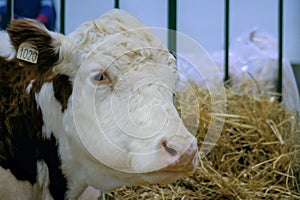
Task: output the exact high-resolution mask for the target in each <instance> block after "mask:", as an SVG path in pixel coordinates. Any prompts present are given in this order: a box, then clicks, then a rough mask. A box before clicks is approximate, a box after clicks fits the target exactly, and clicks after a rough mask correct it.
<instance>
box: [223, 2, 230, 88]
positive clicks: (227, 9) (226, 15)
mask: <svg viewBox="0 0 300 200" xmlns="http://www.w3.org/2000/svg"><path fill="white" fill-rule="evenodd" d="M229 3H230V2H229V0H225V27H224V28H225V31H224V33H225V35H224V40H225V45H224V52H225V58H224V59H225V60H224V68H225V69H224V82H225V83H226V82H227V81H228V80H229Z"/></svg>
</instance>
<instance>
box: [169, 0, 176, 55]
mask: <svg viewBox="0 0 300 200" xmlns="http://www.w3.org/2000/svg"><path fill="white" fill-rule="evenodd" d="M168 29H169V31H168V48H169V51H170V52H171V53H172V54H173V55H175V56H176V30H177V0H168Z"/></svg>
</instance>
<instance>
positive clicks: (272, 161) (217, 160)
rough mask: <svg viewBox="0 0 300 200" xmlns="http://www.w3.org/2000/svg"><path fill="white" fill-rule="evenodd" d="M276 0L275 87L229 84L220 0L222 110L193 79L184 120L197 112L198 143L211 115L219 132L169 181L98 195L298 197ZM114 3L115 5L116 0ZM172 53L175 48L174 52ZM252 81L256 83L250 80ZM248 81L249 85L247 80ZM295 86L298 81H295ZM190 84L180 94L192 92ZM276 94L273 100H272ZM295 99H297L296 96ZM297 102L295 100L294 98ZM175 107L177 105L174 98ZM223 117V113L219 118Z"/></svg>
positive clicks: (171, 42) (171, 23)
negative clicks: (184, 173)
mask: <svg viewBox="0 0 300 200" xmlns="http://www.w3.org/2000/svg"><path fill="white" fill-rule="evenodd" d="M8 2H9V3H8V5H9V6H8V10H9V11H10V12H8V15H9V17H11V16H12V13H11V3H12V1H11V0H8ZM275 2H278V16H274V17H277V19H278V38H277V43H278V52H277V55H278V59H277V61H278V62H277V67H276V68H277V77H278V79H277V82H276V86H275V89H276V93H277V94H275V95H274V92H272V93H268V92H261V91H263V90H264V88H263V87H262V88H260V92H253V87H256V86H257V85H256V83H255V78H256V77H255V76H254V77H253V80H254V81H252V82H251V84H250V83H249V82H243V83H241V84H239V86H238V87H234V86H232V85H231V82H230V80H231V76H230V71H231V68H230V59H229V58H230V56H229V50H230V48H229V32H230V28H229V27H230V26H229V24H230V8H229V5H230V0H224V3H225V4H224V5H225V6H224V15H225V16H224V19H225V20H224V44H225V45H224V57H223V63H224V65H223V66H224V73H223V75H224V78H223V79H224V84H225V85H226V102H223V103H224V104H226V113H213V112H211V107H212V106H213V105H212V104H211V98H210V95H209V91H207V90H206V89H203V88H199V87H198V86H197V84H193V92H195V91H196V93H197V102H198V106H199V109H198V111H197V112H199V113H195V111H194V110H192V109H190V110H189V111H190V115H189V116H186V119H185V120H184V122H185V125H186V127H187V128H189V127H193V126H194V124H192V121H190V119H191V118H192V117H193V116H195V115H199V116H200V118H199V124H198V127H197V130H198V131H197V133H196V137H197V139H198V145H199V147H200V146H201V145H203V140H204V138H205V133H206V132H207V130H208V129H209V124H210V121H211V119H212V118H216V119H220V120H223V122H224V126H223V130H222V133H221V135H220V137H219V139H218V141H217V143H216V144H215V146H214V148H213V149H212V150H211V151H210V153H209V154H207V155H206V156H205V157H201V156H200V154H199V157H200V163H199V166H198V168H197V170H196V172H195V173H194V174H193V175H192V176H190V177H186V178H183V179H181V180H179V181H177V182H175V183H174V184H168V185H150V186H132V187H122V188H119V189H116V190H115V191H112V192H110V193H105V194H102V196H101V197H99V199H128V200H129V199H186V200H188V199H283V198H287V199H299V198H300V188H299V181H300V165H299V164H300V154H299V153H300V138H299V134H300V124H299V123H300V121H299V117H298V116H299V113H297V112H296V111H295V109H294V110H289V109H287V108H286V106H285V105H284V104H283V103H282V101H283V100H284V98H285V97H284V96H282V95H278V94H282V91H283V85H284V82H283V66H284V65H283V42H284V41H283V34H284V33H283V25H284V24H283V16H284V13H283V0H278V1H275ZM60 3H61V5H60V8H61V9H60V29H59V30H60V32H62V33H64V32H65V17H64V16H65V0H61V1H60ZM176 4H177V1H176V0H169V1H168V28H169V29H170V30H175V31H176V29H177V27H176V24H177V5H176ZM115 8H120V9H122V7H120V2H119V0H115ZM168 48H169V50H170V51H171V52H176V33H175V32H169V35H168ZM175 54H176V53H175ZM253 82H254V83H255V86H253ZM249 84H250V85H251V86H249ZM298 87H299V86H298ZM191 93H192V91H191V89H187V90H184V89H183V90H182V91H181V95H182V96H183V97H184V98H185V99H186V102H187V103H188V102H189V100H190V101H193V100H192V99H191V98H192V97H193V96H191ZM274 99H276V100H274ZM298 103H299V102H298ZM298 105H299V104H298ZM177 109H178V111H179V113H180V110H181V109H182V105H180V103H177ZM221 118H222V119H221Z"/></svg>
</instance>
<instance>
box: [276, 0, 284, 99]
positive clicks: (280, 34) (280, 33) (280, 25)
mask: <svg viewBox="0 0 300 200" xmlns="http://www.w3.org/2000/svg"><path fill="white" fill-rule="evenodd" d="M282 49H283V0H278V82H277V92H278V93H279V94H280V96H279V101H280V102H281V101H282Z"/></svg>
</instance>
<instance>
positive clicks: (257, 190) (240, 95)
mask: <svg viewBox="0 0 300 200" xmlns="http://www.w3.org/2000/svg"><path fill="white" fill-rule="evenodd" d="M196 90H197V94H198V96H199V108H200V124H199V128H198V134H197V138H198V141H199V147H200V146H201V144H202V141H203V139H204V136H205V133H206V131H207V128H208V124H209V122H210V119H211V117H225V123H224V128H223V131H222V133H221V136H220V138H219V140H218V142H217V144H216V146H215V147H214V148H213V149H212V151H211V152H210V153H209V154H208V155H207V156H206V157H204V158H202V159H201V160H200V164H199V166H198V168H197V170H196V172H195V173H194V175H193V176H190V177H185V178H183V179H181V180H179V181H177V182H176V183H174V184H168V185H151V186H140V187H122V188H120V189H117V190H115V191H113V192H111V193H108V194H105V195H103V196H102V199H108V200H111V199H122V200H129V199H157V200H162V199H178V200H179V199H181V200H183V199H185V200H187V199H189V200H192V199H283V198H287V199H300V188H299V180H300V179H299V177H300V176H299V172H300V165H299V163H300V162H299V161H300V157H299V155H300V154H299V153H300V146H299V144H300V140H299V135H300V130H299V120H298V119H295V116H294V115H293V113H290V112H288V111H287V110H286V109H285V108H284V106H283V105H282V104H279V103H278V102H277V101H276V100H274V99H273V101H272V100H270V99H272V98H270V96H269V95H254V94H251V93H249V91H245V90H243V89H241V90H233V89H227V90H226V98H227V101H226V109H227V110H226V114H222V116H221V115H220V114H218V113H211V111H210V109H211V107H210V106H211V104H210V98H209V96H208V91H206V90H204V89H196ZM241 91H244V92H241ZM189 92H190V91H189V90H187V91H183V95H187V96H188V95H189ZM178 108H179V110H180V106H178ZM187 126H189V125H187Z"/></svg>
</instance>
